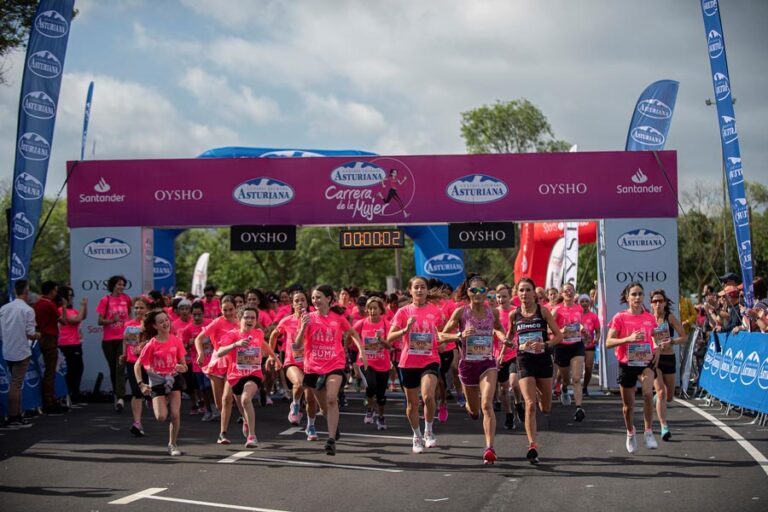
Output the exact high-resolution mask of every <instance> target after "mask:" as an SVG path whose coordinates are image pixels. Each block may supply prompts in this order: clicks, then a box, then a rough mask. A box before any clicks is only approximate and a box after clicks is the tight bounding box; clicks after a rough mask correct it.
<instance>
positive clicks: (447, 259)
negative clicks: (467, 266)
mask: <svg viewBox="0 0 768 512" xmlns="http://www.w3.org/2000/svg"><path fill="white" fill-rule="evenodd" d="M424 271H425V272H426V273H427V274H431V275H433V276H455V275H456V274H463V273H464V262H463V261H462V259H461V258H459V257H458V256H456V255H455V254H450V253H447V252H444V253H442V254H438V255H437V256H432V257H431V258H429V259H428V260H427V261H426V262H425V263H424Z"/></svg>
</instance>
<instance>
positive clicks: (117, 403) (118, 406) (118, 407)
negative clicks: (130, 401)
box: [115, 398, 125, 412]
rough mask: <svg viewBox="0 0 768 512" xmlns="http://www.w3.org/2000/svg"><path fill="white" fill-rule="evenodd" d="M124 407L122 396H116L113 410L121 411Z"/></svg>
mask: <svg viewBox="0 0 768 512" xmlns="http://www.w3.org/2000/svg"><path fill="white" fill-rule="evenodd" d="M124 408H125V402H124V401H123V399H122V398H118V399H117V400H116V401H115V412H123V409H124Z"/></svg>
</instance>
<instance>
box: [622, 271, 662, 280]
mask: <svg viewBox="0 0 768 512" xmlns="http://www.w3.org/2000/svg"><path fill="white" fill-rule="evenodd" d="M616 280H617V281H618V282H620V283H632V282H638V283H663V282H664V281H666V280H667V273H666V272H664V271H663V270H648V271H639V272H616Z"/></svg>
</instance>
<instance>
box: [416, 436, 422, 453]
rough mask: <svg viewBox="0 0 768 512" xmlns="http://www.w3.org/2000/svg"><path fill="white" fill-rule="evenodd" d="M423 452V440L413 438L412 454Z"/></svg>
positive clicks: (419, 437)
mask: <svg viewBox="0 0 768 512" xmlns="http://www.w3.org/2000/svg"><path fill="white" fill-rule="evenodd" d="M423 452H424V439H423V438H422V437H421V436H413V453H423Z"/></svg>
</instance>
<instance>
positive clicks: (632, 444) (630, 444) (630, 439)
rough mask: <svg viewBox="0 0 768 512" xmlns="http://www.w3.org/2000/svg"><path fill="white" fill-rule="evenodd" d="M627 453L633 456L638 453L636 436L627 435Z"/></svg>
mask: <svg viewBox="0 0 768 512" xmlns="http://www.w3.org/2000/svg"><path fill="white" fill-rule="evenodd" d="M627 451H628V452H629V453H630V454H632V453H635V452H636V451H637V439H635V434H632V435H631V436H630V435H627Z"/></svg>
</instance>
